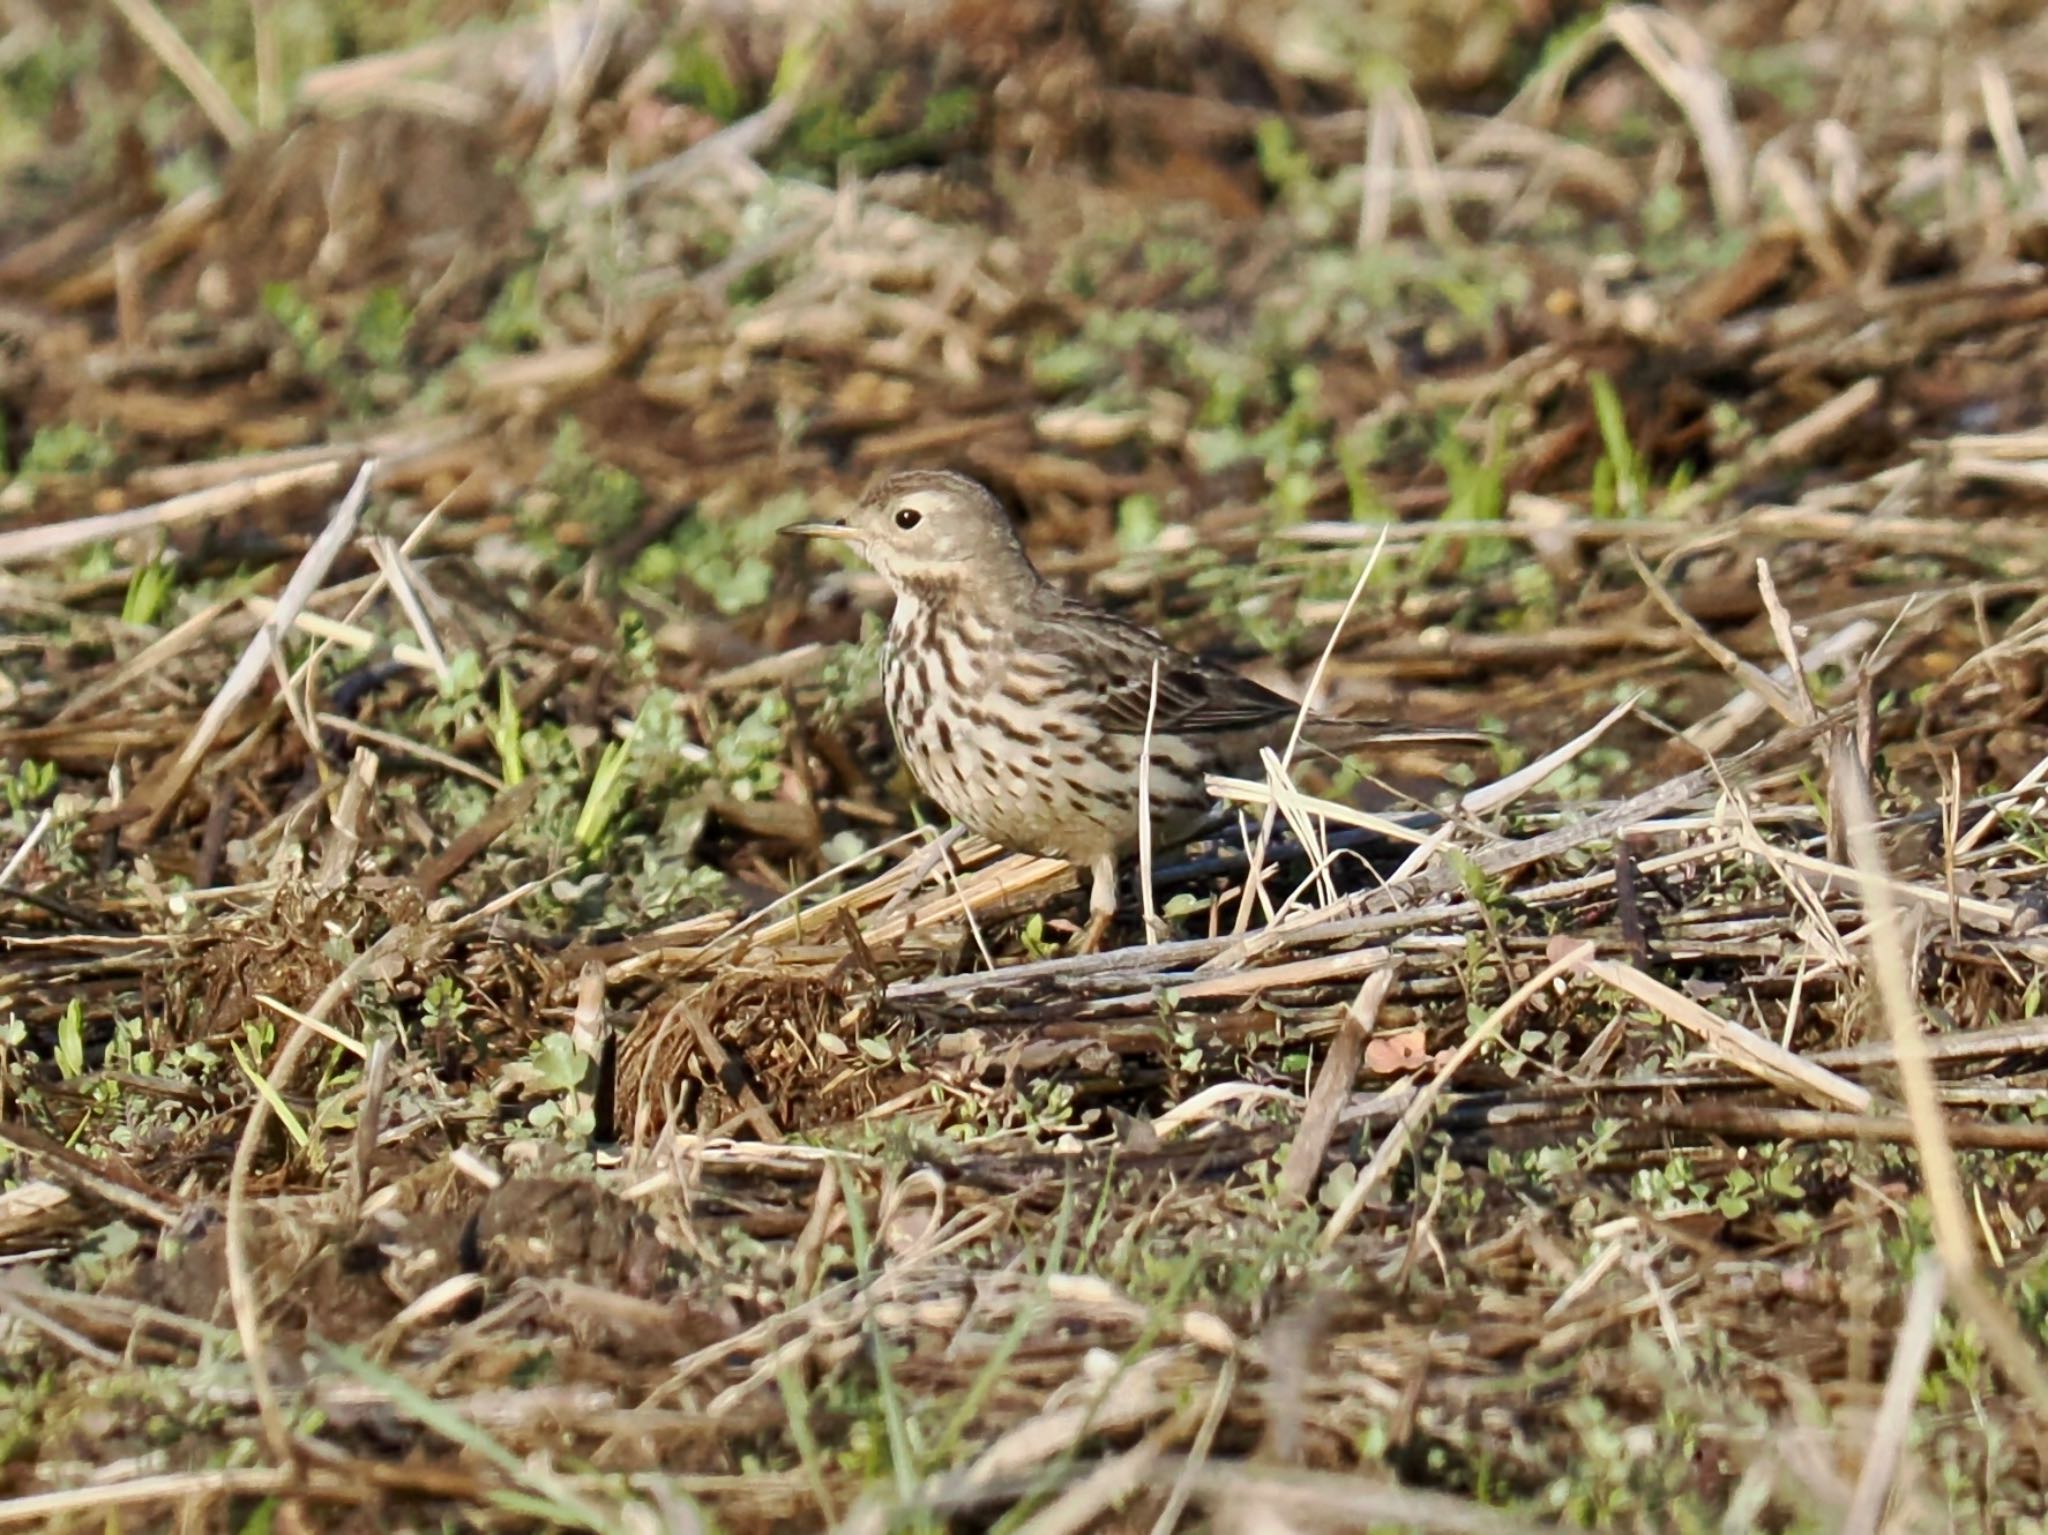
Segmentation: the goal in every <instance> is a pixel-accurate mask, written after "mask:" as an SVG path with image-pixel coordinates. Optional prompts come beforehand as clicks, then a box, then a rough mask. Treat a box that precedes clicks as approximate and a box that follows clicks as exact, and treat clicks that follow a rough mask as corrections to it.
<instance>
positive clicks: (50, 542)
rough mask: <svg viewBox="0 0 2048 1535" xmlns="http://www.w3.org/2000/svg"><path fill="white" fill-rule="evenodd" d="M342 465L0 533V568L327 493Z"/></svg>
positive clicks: (281, 474) (326, 465)
mask: <svg viewBox="0 0 2048 1535" xmlns="http://www.w3.org/2000/svg"><path fill="white" fill-rule="evenodd" d="M342 469H343V465H342V464H341V463H338V462H335V461H332V460H330V461H327V462H324V463H318V464H306V465H303V466H301V467H298V468H293V469H280V470H277V471H276V472H274V473H271V474H259V475H256V476H254V477H252V478H250V479H243V480H231V481H229V482H228V483H227V484H225V485H212V486H208V487H207V488H206V489H204V490H193V491H187V492H186V493H185V494H184V495H181V496H172V497H170V498H169V499H168V500H165V501H156V502H152V503H151V504H150V505H148V506H138V507H134V508H132V509H130V510H128V511H125V512H107V513H105V514H104V515H102V516H98V517H76V518H73V519H71V520H70V521H68V522H51V523H44V524H43V525H41V526H40V527H33V528H15V529H12V530H10V531H8V532H5V533H0V566H4V565H19V564H21V563H22V562H24V561H26V560H44V559H48V558H50V557H51V556H52V555H57V554H63V553H64V552H65V551H66V550H69V549H76V548H79V547H80V546H81V545H84V544H97V543H101V542H103V541H105V540H107V539H110V538H125V537H127V536H128V535H129V534H130V533H140V532H144V531H146V530H148V529H151V528H171V527H176V526H178V525H179V524H180V523H186V522H198V521H201V520H203V519H205V518H208V517H232V516H234V515H236V514H237V513H239V512H244V511H247V510H248V509H249V508H250V507H252V506H255V505H257V504H258V503H260V502H264V501H268V500H271V499H272V498H273V497H278V496H285V495H289V494H290V493H291V492H293V491H295V490H310V489H316V488H325V487H326V486H328V485H331V484H333V483H334V482H335V481H336V480H338V479H340V478H341V474H342Z"/></svg>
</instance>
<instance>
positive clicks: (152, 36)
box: [113, 0, 254, 149]
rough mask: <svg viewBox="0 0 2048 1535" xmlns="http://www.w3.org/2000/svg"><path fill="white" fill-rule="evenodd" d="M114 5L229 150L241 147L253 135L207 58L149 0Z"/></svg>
mask: <svg viewBox="0 0 2048 1535" xmlns="http://www.w3.org/2000/svg"><path fill="white" fill-rule="evenodd" d="M113 6H114V9H115V10H117V11H119V12H120V13H121V17H122V19H123V20H124V21H126V22H127V23H128V25H129V26H131V27H133V28H134V29H135V35H136V36H137V37H139V38H141V39H142V40H143V42H144V43H146V44H148V45H149V48H150V49H151V51H153V52H154V53H155V54H156V56H157V57H158V58H160V59H162V60H163V61H164V68H166V69H168V70H169V71H170V72H171V74H172V75H173V76H174V77H175V78H176V79H177V82H178V83H179V84H180V85H182V86H184V87H185V89H186V90H187V91H189V92H191V94H192V99H193V101H195V102H197V103H198V105H199V110H200V111H201V112H204V113H205V114H206V120H207V121H208V122H210V123H212V124H213V126H214V131H215V132H217V133H219V134H220V136H221V137H222V138H223V139H226V140H227V143H228V147H229V148H230V149H240V148H241V147H242V146H243V145H244V144H246V143H248V142H249V140H250V139H251V138H252V137H254V135H253V134H252V133H251V131H250V128H249V119H248V118H246V117H244V116H242V109H241V108H240V107H238V106H236V105H235V99H234V97H232V96H230V95H229V94H228V93H227V91H226V89H225V88H224V87H223V86H222V85H221V83H220V81H219V80H217V79H215V78H214V74H213V71H212V70H210V69H208V68H207V67H206V61H205V60H204V59H202V58H200V57H199V55H198V54H196V53H194V52H193V51H192V45H191V44H189V43H187V42H186V41H185V39H184V38H182V37H180V36H179V35H178V29H177V28H176V27H174V26H172V25H171V24H170V22H169V21H168V20H166V19H165V17H164V13H163V12H162V11H160V10H158V9H157V8H156V6H155V4H153V3H152V0H113Z"/></svg>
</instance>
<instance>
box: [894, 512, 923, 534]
mask: <svg viewBox="0 0 2048 1535" xmlns="http://www.w3.org/2000/svg"><path fill="white" fill-rule="evenodd" d="M923 521H924V513H922V512H920V511H919V510H918V509H917V508H916V507H914V506H906V507H904V508H903V509H902V510H900V511H899V512H897V513H896V526H897V527H899V528H901V529H902V530H903V531H904V532H906V533H908V532H909V531H910V530H911V529H912V528H914V527H916V526H917V525H918V524H919V523H920V522H923Z"/></svg>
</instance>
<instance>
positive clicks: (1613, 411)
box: [1587, 373, 1650, 517]
mask: <svg viewBox="0 0 2048 1535" xmlns="http://www.w3.org/2000/svg"><path fill="white" fill-rule="evenodd" d="M1587 384H1588V387H1590V388H1591V389H1592V391H1593V417H1594V420H1595V421H1597V422H1598V423H1599V426H1600V444H1601V447H1602V448H1603V449H1604V453H1603V455H1602V457H1601V459H1600V462H1599V463H1598V464H1596V465H1595V466H1594V468H1593V515H1594V516H1595V517H1640V516H1642V515H1643V513H1644V511H1645V509H1646V508H1647V507H1648V505H1649V492H1650V480H1649V475H1648V473H1647V471H1646V470H1645V469H1644V466H1643V462H1642V460H1641V458H1640V457H1638V456H1637V453H1636V449H1635V444H1634V443H1633V442H1631V441H1630V440H1629V435H1628V418H1627V415H1626V413H1625V412H1624V411H1623V410H1622V406H1621V396H1620V395H1619V394H1617V393H1616V392H1615V389H1614V384H1613V382H1612V380H1610V379H1609V378H1608V377H1607V375H1606V374H1604V373H1595V374H1593V375H1591V376H1590V377H1589V378H1588V380H1587Z"/></svg>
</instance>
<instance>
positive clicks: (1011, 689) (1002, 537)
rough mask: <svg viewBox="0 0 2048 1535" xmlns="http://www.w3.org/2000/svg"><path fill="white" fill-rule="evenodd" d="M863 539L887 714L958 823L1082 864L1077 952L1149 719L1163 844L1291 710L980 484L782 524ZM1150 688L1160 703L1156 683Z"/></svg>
mask: <svg viewBox="0 0 2048 1535" xmlns="http://www.w3.org/2000/svg"><path fill="white" fill-rule="evenodd" d="M783 531H784V532H786V533H798V534H806V535H808V536H810V537H813V538H832V539H843V540H845V541H846V542H847V543H850V544H852V545H854V546H855V547H856V548H857V549H859V551H860V552H861V554H862V556H863V557H864V558H866V560H867V561H868V563H869V564H870V565H872V566H874V568H875V570H876V571H877V573H879V574H880V575H881V577H882V579H883V580H885V581H886V582H888V584H889V587H890V589H891V590H892V591H893V592H894V593H895V594H896V611H895V614H894V616H893V617H891V619H890V621H889V641H888V648H887V652H886V656H885V659H884V663H883V672H882V678H883V684H882V686H883V697H884V700H885V702H886V704H887V706H888V710H889V723H890V725H891V726H892V727H893V728H894V730H895V732H896V742H897V745H898V747H899V748H900V749H901V751H902V753H903V758H904V761H905V762H906V763H907V764H908V766H909V768H910V771H911V773H912V775H913V776H914V777H915V778H916V779H917V781H918V783H919V784H920V785H921V786H922V787H923V789H924V791H925V792H926V793H927V794H929V795H930V796H931V797H932V798H933V799H934V800H936V801H938V803H939V804H940V805H941V806H942V807H944V809H945V810H946V812H947V813H948V814H949V815H951V816H952V817H953V818H954V819H955V820H956V821H958V822H960V823H961V824H962V825H964V826H966V827H968V828H969V829H970V830H972V831H976V832H979V833H980V834H981V835H982V836H984V837H987V838H988V839H989V840H990V841H992V842H996V843H999V844H1001V845H1002V846H1003V847H1006V848H1009V849H1010V850H1012V851H1013V852H1020V853H1033V854H1037V855H1039V856H1041V857H1050V858H1063V859H1065V860H1066V861H1067V862H1069V863H1072V864H1075V865H1078V866H1080V867H1082V868H1085V869H1087V870H1088V872H1089V874H1090V876H1091V877H1092V879H1093V885H1092V888H1091V890H1090V892H1089V900H1088V912H1089V922H1088V926H1087V928H1086V930H1085V931H1084V933H1083V936H1082V947H1083V948H1084V949H1092V948H1094V947H1096V946H1097V945H1098V944H1100V942H1101V941H1102V938H1103V935H1104V933H1105V932H1106V931H1107V930H1108V927H1109V923H1110V919H1111V918H1112V917H1113V916H1114V915H1115V913H1116V871H1117V864H1118V861H1119V860H1120V859H1122V858H1125V857H1127V856H1128V855H1129V854H1130V853H1131V852H1132V850H1133V849H1135V848H1136V847H1137V846H1138V819H1139V796H1138V765H1139V759H1140V757H1141V755H1143V754H1144V752H1145V748H1146V721H1147V718H1148V716H1149V718H1150V721H1151V748H1150V764H1151V766H1150V802H1151V812H1152V819H1153V827H1154V831H1155V839H1156V841H1157V842H1158V843H1159V844H1162V845H1163V844H1165V843H1170V842H1173V841H1177V840H1180V839H1181V838H1184V837H1186V836H1188V835H1190V834H1191V833H1193V832H1194V831H1196V830H1198V829H1199V828H1200V827H1201V826H1202V825H1203V823H1204V822H1206V821H1207V820H1209V819H1210V818H1211V817H1212V816H1213V815H1214V813H1215V806H1214V802H1213V801H1212V800H1211V799H1210V797H1209V795H1208V793H1207V792H1206V790H1205V789H1204V787H1203V783H1202V779H1203V775H1204V774H1207V773H1246V772H1250V773H1253V774H1256V773H1258V771H1259V769H1258V760H1259V755H1258V754H1259V748H1260V747H1262V746H1268V745H1276V746H1277V745H1279V744H1280V743H1281V742H1282V741H1284V739H1285V737H1286V734H1287V731H1288V729H1289V727H1290V726H1291V725H1292V724H1293V722H1294V719H1295V717H1296V715H1297V714H1298V713H1299V712H1300V705H1299V704H1296V703H1295V702H1293V701H1292V700H1290V699H1287V698H1283V697H1282V696H1281V695H1280V694H1278V693H1275V692H1273V691H1272V690H1271V689H1269V688H1266V687H1262V686H1260V685H1259V684H1258V683H1256V682H1253V681H1252V680H1251V679H1250V678H1248V677H1240V676H1239V675H1237V674H1236V673H1235V672H1232V671H1230V670H1228V669H1227V668H1225V667H1221V666H1217V665H1215V664H1213V663H1211V662H1208V661H1204V660H1201V659H1199V658H1197V657H1195V656H1191V655H1189V654H1188V653H1187V652H1186V651H1183V650H1179V649H1176V648H1175V647H1174V646H1172V645H1170V644H1168V643H1167V641H1166V640H1164V639H1162V638H1161V637H1160V636H1159V635H1157V634H1154V633H1153V632H1152V631H1151V630H1150V629H1147V628H1144V627H1142V626H1141V625H1138V624H1134V623H1131V622H1129V621H1128V620H1126V619H1122V618H1118V617H1117V616H1116V615H1115V614H1112V613H1106V612H1104V611H1102V610H1101V609H1100V608H1095V607H1090V606H1088V605H1087V604H1085V603H1081V602H1077V601H1075V600H1074V599H1073V598H1071V597H1068V596H1066V595H1065V594H1064V593H1062V592H1061V591H1059V590H1058V589H1057V588H1056V587H1054V586H1053V585H1051V584H1050V583H1049V582H1047V581H1046V579H1045V578H1044V577H1043V576H1041V575H1040V574H1039V573H1038V571H1037V570H1036V569H1035V568H1034V567H1033V565H1032V563H1031V560H1030V558H1029V557H1028V556H1027V555H1026V554H1025V552H1024V546H1023V544H1022V543H1021V542H1019V540H1018V538H1017V534H1016V531H1015V529H1014V528H1012V527H1011V525H1010V519H1009V518H1008V517H1007V516H1005V515H1004V513H1003V509H1002V507H1001V506H999V505H998V504H997V503H996V500H995V498H994V497H993V496H991V495H990V494H989V493H988V491H986V490H985V489H983V488H982V487H981V486H980V485H977V484H976V483H975V482H974V481H973V480H970V479H967V478H965V477H964V476H961V475H957V474H946V473H941V472H937V471H933V470H910V471H907V472H904V473H900V474H892V475H889V476H887V477H886V478H884V479H881V480H879V481H877V482H876V483H875V484H874V485H873V486H872V487H871V488H870V489H869V490H868V491H867V493H866V494H865V495H863V496H862V497H861V499H860V501H859V502H858V504H856V505H855V507H854V508H853V511H852V513H851V514H850V515H849V516H848V517H847V519H846V521H844V522H806V523H798V524H795V525H793V526H791V527H788V528H785V529H783ZM1155 673H1156V675H1157V678H1158V681H1157V697H1156V702H1155V698H1154V681H1153V679H1154V676H1155ZM1303 738H1304V739H1305V740H1307V741H1309V742H1310V743H1311V744H1313V745H1315V746H1317V747H1320V748H1322V749H1324V750H1326V751H1340V752H1341V751H1347V750H1352V749H1354V748H1357V747H1360V746H1364V745H1367V744H1370V743H1381V744H1392V743H1414V742H1423V741H1428V742H1464V743H1468V744H1469V743H1473V742H1481V743H1483V742H1484V741H1486V740H1487V739H1488V738H1487V737H1485V736H1483V735H1479V734H1476V733H1475V732H1472V731H1461V730H1452V729H1438V728H1433V727H1429V726H1404V725H1394V724H1389V723H1386V722H1384V721H1379V720H1347V719H1334V718H1331V717H1330V716H1328V715H1323V714H1316V713H1311V714H1309V715H1308V716H1307V718H1306V720H1305V721H1304V727H1303Z"/></svg>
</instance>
